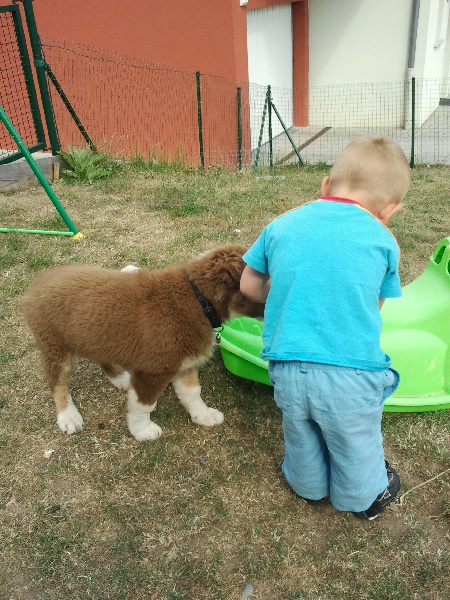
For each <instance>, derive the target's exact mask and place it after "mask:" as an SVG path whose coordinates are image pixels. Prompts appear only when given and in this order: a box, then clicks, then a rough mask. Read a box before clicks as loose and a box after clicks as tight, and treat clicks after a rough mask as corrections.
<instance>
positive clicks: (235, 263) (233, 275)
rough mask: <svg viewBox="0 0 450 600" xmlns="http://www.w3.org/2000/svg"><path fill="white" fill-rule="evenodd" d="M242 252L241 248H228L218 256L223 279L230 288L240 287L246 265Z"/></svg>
mask: <svg viewBox="0 0 450 600" xmlns="http://www.w3.org/2000/svg"><path fill="white" fill-rule="evenodd" d="M242 254H243V252H242V251H241V249H240V248H237V249H233V250H228V251H227V252H225V253H224V254H223V255H222V256H221V257H218V263H220V264H221V271H222V280H223V282H224V283H226V285H227V286H228V287H230V288H234V289H239V285H240V281H241V276H242V272H243V270H244V267H245V263H244V261H243V260H242Z"/></svg>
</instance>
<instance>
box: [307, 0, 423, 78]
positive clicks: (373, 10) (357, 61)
mask: <svg viewBox="0 0 450 600" xmlns="http://www.w3.org/2000/svg"><path fill="white" fill-rule="evenodd" d="M411 4H412V2H411V0H401V1H394V2H393V1H392V0H377V2H374V1H373V0H345V2H336V1H335V0H319V1H318V0H311V1H310V3H309V54H310V63H309V77H310V85H311V86H325V85H341V84H350V83H369V82H370V83H372V82H387V81H401V80H403V79H404V77H405V73H406V67H407V60H408V44H409V31H410V21H411Z"/></svg>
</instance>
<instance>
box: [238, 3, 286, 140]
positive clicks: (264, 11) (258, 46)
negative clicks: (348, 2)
mask: <svg viewBox="0 0 450 600" xmlns="http://www.w3.org/2000/svg"><path fill="white" fill-rule="evenodd" d="M247 49H248V79H249V82H250V84H258V86H251V94H250V95H251V99H250V118H251V129H252V147H253V148H254V147H256V145H257V143H258V137H259V131H260V126H261V119H262V112H263V107H264V99H265V91H266V89H267V86H268V85H270V86H272V100H273V103H274V104H275V106H276V108H277V110H278V112H279V113H280V116H281V118H282V119H283V121H284V123H285V125H286V126H287V127H291V126H292V124H293V102H292V96H293V91H292V88H293V57H292V6H291V4H281V5H278V6H270V7H267V8H256V9H253V10H248V11H247ZM259 86H264V87H261V88H259ZM273 117H274V118H273V119H272V132H273V136H276V135H278V133H280V132H281V131H283V128H282V127H281V125H280V123H279V121H278V119H277V118H276V116H275V114H273ZM266 121H267V119H266ZM265 129H266V130H267V125H266V128H265ZM264 141H267V134H266V133H265V136H264Z"/></svg>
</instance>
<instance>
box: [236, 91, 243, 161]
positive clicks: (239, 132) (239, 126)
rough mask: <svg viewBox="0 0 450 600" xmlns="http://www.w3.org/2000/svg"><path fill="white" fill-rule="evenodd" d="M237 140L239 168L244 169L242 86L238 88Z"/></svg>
mask: <svg viewBox="0 0 450 600" xmlns="http://www.w3.org/2000/svg"><path fill="white" fill-rule="evenodd" d="M237 137H238V139H237V142H238V169H239V171H240V170H241V169H242V114H241V88H240V87H238V88H237Z"/></svg>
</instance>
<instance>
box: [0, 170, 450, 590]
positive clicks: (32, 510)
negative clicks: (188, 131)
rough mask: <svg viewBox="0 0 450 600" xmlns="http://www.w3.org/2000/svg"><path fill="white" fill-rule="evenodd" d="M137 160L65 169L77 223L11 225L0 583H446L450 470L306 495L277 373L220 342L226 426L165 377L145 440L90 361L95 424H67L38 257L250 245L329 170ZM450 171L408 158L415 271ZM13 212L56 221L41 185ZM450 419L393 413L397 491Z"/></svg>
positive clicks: (89, 257)
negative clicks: (105, 176)
mask: <svg viewBox="0 0 450 600" xmlns="http://www.w3.org/2000/svg"><path fill="white" fill-rule="evenodd" d="M141 167H142V168H141V169H140V170H139V171H132V170H129V171H128V172H126V173H122V174H119V175H117V176H116V177H114V178H113V179H110V180H105V181H103V182H98V183H96V184H94V185H91V186H83V185H76V186H68V185H65V184H63V183H58V184H56V185H55V191H56V193H57V195H58V197H59V198H60V199H61V201H62V202H63V204H64V206H65V207H66V209H67V210H68V212H69V214H70V216H71V218H72V219H73V220H74V221H75V223H76V224H77V226H78V227H79V228H80V230H81V231H82V232H83V233H84V234H85V236H86V237H85V239H84V240H81V241H78V242H76V241H73V240H70V239H69V238H56V237H45V236H27V235H16V234H2V235H1V237H0V248H1V250H0V268H1V275H0V282H1V286H0V306H1V318H2V321H1V323H2V328H1V331H2V345H1V347H0V369H1V371H0V374H1V391H0V416H1V420H0V452H1V465H2V477H1V489H0V540H1V543H0V598H2V599H3V598H5V600H6V599H13V600H28V599H39V600H40V599H43V598H45V599H50V600H59V599H63V598H64V599H74V600H75V599H79V598H90V599H91V598H92V599H96V600H104V599H110V598H114V599H115V600H116V599H129V600H137V599H141V598H142V599H143V598H146V599H154V600H188V599H189V600H216V599H217V600H232V599H236V600H239V598H240V597H241V592H242V590H243V589H244V587H245V585H246V584H247V583H251V584H252V585H253V586H254V593H253V595H252V596H251V598H255V599H263V600H273V599H276V600H332V599H337V598H339V599H342V598H345V599H346V600H353V599H354V600H357V599H358V600H361V599H362V600H375V599H376V600H388V599H389V600H391V599H398V600H409V599H411V600H412V599H415V598H426V599H427V600H446V599H447V598H448V597H449V596H450V580H449V567H450V538H449V524H450V498H449V488H450V477H449V473H448V471H447V473H445V474H444V475H442V476H440V477H437V478H436V479H434V480H433V481H431V482H430V483H429V484H427V485H424V486H421V487H417V488H416V489H415V490H412V491H411V492H410V493H409V494H408V495H407V496H406V497H405V500H404V503H403V505H402V506H394V507H392V508H390V509H389V510H388V511H386V513H385V514H384V515H383V516H382V517H381V518H380V519H379V520H378V521H375V522H374V523H365V522H361V521H359V520H357V519H355V518H354V517H353V516H352V515H350V514H345V513H338V512H337V511H335V510H334V509H333V508H332V507H331V506H330V505H328V506H325V507H311V506H309V505H306V504H304V503H303V502H301V501H299V500H298V499H297V498H296V497H295V495H294V494H293V493H292V492H291V491H290V490H289V488H288V487H287V485H286V484H285V482H284V480H283V477H282V475H281V472H280V464H281V461H282V457H283V440H282V433H281V423H280V414H279V412H278V409H277V408H276V406H275V404H274V402H273V400H272V390H271V388H268V387H265V386H262V385H258V384H254V383H252V382H249V381H245V380H241V379H237V378H235V377H234V376H232V375H231V374H230V373H228V372H227V371H226V370H225V369H224V367H223V363H222V360H221V357H220V354H219V353H218V352H217V353H216V355H215V357H214V358H213V359H212V361H211V362H210V363H208V365H206V366H205V367H204V368H203V369H202V372H201V379H202V384H203V395H204V399H205V401H206V402H207V403H209V404H211V405H212V406H214V407H217V408H219V409H220V410H223V411H224V413H225V423H224V424H223V425H222V426H220V427H215V428H211V429H208V428H202V427H198V426H195V425H193V424H191V423H190V422H189V421H188V419H187V417H186V414H185V413H184V411H183V409H182V408H181V406H179V404H178V403H177V402H176V401H175V397H174V395H173V392H172V391H171V390H168V391H166V392H165V394H164V395H163V398H162V399H161V401H160V404H159V407H158V409H157V410H156V412H155V416H154V419H155V421H156V422H157V423H158V424H159V425H161V426H162V427H163V429H164V435H163V437H162V438H160V439H158V440H157V441H155V442H152V443H138V442H136V441H135V440H134V439H133V438H131V437H130V435H129V433H128V431H127V427H126V420H125V403H124V396H123V394H122V393H120V392H119V391H117V390H115V389H113V388H112V387H111V386H110V385H109V384H108V382H107V381H106V380H105V379H104V378H103V376H102V374H101V372H100V370H99V369H98V368H97V367H96V366H95V365H91V364H89V363H87V362H84V361H80V362H79V363H78V366H77V369H76V373H75V375H74V378H73V384H72V393H73V396H74V400H75V402H76V403H77V405H78V406H79V407H80V410H81V412H82V413H83V416H84V419H85V429H84V431H83V432H82V433H81V434H78V435H75V436H71V437H67V436H64V435H63V434H62V433H61V432H60V431H59V429H58V428H57V425H56V421H55V415H54V409H53V406H52V401H51V398H50V394H49V392H48V390H47V387H46V384H45V381H44V380H43V377H42V374H41V370H40V367H39V362H38V356H37V352H36V349H35V346H34V343H33V341H32V339H31V336H30V334H29V332H28V331H27V330H26V328H25V325H24V323H23V320H22V317H21V313H20V305H19V301H20V296H21V294H22V293H23V291H24V290H25V288H26V287H27V285H28V283H29V281H30V280H31V278H32V277H33V276H34V274H35V273H36V272H37V271H39V270H40V269H42V268H45V267H48V266H51V265H54V264H61V263H66V262H88V263H91V264H99V265H103V266H108V267H113V268H118V267H122V266H124V265H126V264H128V263H134V264H138V265H141V266H147V267H150V268H155V267H162V266H165V265H167V264H170V263H173V262H178V261H181V260H185V259H187V258H190V257H192V256H194V255H195V254H196V253H198V252H201V251H204V250H206V249H207V248H209V247H212V246H214V245H216V244H218V243H224V242H232V241H236V240H239V241H241V242H242V243H244V244H247V245H248V244H250V243H251V242H252V241H253V240H254V239H255V237H256V235H257V234H258V233H259V231H260V230H261V228H262V227H263V226H264V224H265V223H267V222H268V221H269V220H270V219H271V218H273V217H274V216H275V215H277V214H279V213H280V212H283V211H285V210H288V209H289V208H291V207H293V206H296V205H298V204H300V203H302V202H304V201H307V200H311V199H314V198H315V197H316V196H317V194H318V190H319V184H320V180H321V178H322V177H323V175H324V171H323V170H321V169H318V168H316V169H309V170H306V171H299V170H297V169H286V170H283V171H281V172H280V173H279V174H281V175H283V176H285V179H284V180H271V181H270V180H269V181H268V180H258V179H256V178H255V175H254V174H253V173H247V174H242V175H237V174H233V173H227V172H222V171H214V170H211V171H208V172H207V173H205V174H203V173H200V172H198V171H190V170H185V169H182V168H163V167H143V166H141ZM449 175H450V170H449V168H448V167H436V168H426V167H420V168H417V169H416V170H415V171H414V176H413V184H412V188H411V192H410V193H409V195H408V207H407V209H406V210H405V211H403V212H402V213H400V214H399V215H398V216H396V217H395V218H394V222H393V229H394V232H395V234H396V236H397V238H398V240H399V243H400V245H401V246H402V249H403V259H402V277H403V283H407V282H408V281H411V280H412V279H414V278H415V277H417V275H419V274H420V273H421V272H422V271H423V269H424V268H425V266H426V263H427V260H428V258H429V256H430V254H431V253H432V251H433V250H434V248H435V246H436V244H437V242H438V241H439V240H440V239H441V238H442V237H445V236H447V235H450V230H449V226H450V203H449V201H448V178H449ZM0 219H1V222H2V223H4V225H5V226H9V227H13V226H17V227H33V228H44V227H50V228H59V229H62V227H60V226H59V219H58V218H56V219H55V212H54V210H53V208H52V206H51V204H50V202H49V200H48V199H47V197H46V195H45V193H44V192H43V190H42V189H40V188H28V189H26V190H21V191H17V192H15V193H9V194H3V195H2V196H1V197H0ZM430 293H432V291H430ZM99 424H101V425H102V426H103V428H99ZM449 425H450V415H449V413H448V411H441V412H438V413H429V414H394V413H390V414H385V417H384V422H383V427H384V436H385V447H386V450H387V455H388V457H389V459H390V461H391V462H392V463H393V464H394V465H395V466H396V467H397V468H398V470H399V472H400V475H401V477H402V483H403V489H404V490H408V489H410V488H413V487H414V486H417V485H419V484H421V483H422V482H424V481H427V480H428V479H431V478H432V477H434V476H435V475H437V474H439V473H442V472H443V471H445V470H446V469H447V468H448V467H449V466H450V453H449V442H450V439H449ZM49 449H52V450H54V452H53V454H51V456H50V458H44V453H45V452H46V451H47V450H49Z"/></svg>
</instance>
